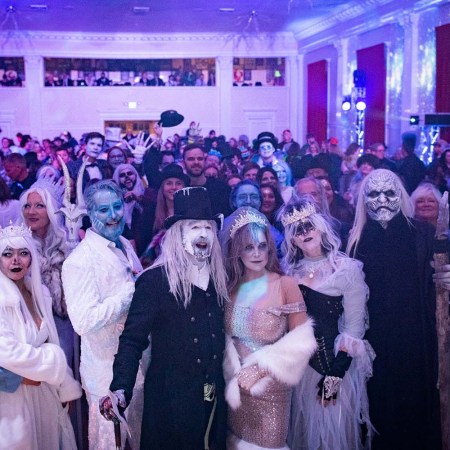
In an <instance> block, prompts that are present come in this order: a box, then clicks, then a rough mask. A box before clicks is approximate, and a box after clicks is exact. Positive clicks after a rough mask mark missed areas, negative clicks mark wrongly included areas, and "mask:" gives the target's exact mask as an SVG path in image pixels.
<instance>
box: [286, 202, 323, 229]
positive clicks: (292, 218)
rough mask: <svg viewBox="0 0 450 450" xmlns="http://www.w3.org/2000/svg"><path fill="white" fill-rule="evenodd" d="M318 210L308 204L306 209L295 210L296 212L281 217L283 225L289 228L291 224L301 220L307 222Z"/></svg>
mask: <svg viewBox="0 0 450 450" xmlns="http://www.w3.org/2000/svg"><path fill="white" fill-rule="evenodd" d="M316 212H317V211H316V208H315V207H314V205H313V204H312V203H308V204H307V205H306V206H305V207H304V208H302V209H301V210H298V209H297V208H294V210H293V211H292V212H290V213H287V214H284V215H283V216H282V217H281V223H282V224H283V226H284V227H287V226H288V225H290V224H291V223H294V222H298V221H301V220H305V219H306V218H308V217H309V216H310V215H312V214H316Z"/></svg>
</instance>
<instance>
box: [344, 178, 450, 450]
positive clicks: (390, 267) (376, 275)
mask: <svg viewBox="0 0 450 450" xmlns="http://www.w3.org/2000/svg"><path fill="white" fill-rule="evenodd" d="M412 215H413V210H412V206H411V202H410V199H409V196H408V194H407V192H406V190H405V188H404V187H403V185H402V183H401V181H400V179H399V178H398V177H397V176H396V175H395V174H394V173H393V172H391V171H389V170H385V169H378V170H374V171H373V172H371V173H370V174H369V175H368V176H367V177H366V178H365V179H364V180H363V182H362V185H361V190H360V194H359V197H358V201H357V205H356V216H355V223H354V227H353V229H352V232H351V234H350V238H349V242H348V246H347V251H348V252H349V253H350V254H351V255H352V256H355V257H356V258H357V259H359V260H361V261H362V262H363V263H364V272H365V274H366V280H365V281H366V283H367V285H368V286H369V289H370V297H369V301H368V309H369V321H370V328H369V331H368V333H367V339H368V340H369V341H370V342H371V344H372V346H373V348H374V350H375V353H376V358H375V361H374V366H373V378H372V379H371V380H370V381H369V383H368V393H369V406H370V417H371V419H372V423H373V425H374V426H375V428H376V429H377V431H378V433H379V435H377V436H376V437H375V439H374V442H373V448H375V449H383V450H391V449H392V450H394V449H395V450H402V449H408V450H411V449H421V450H425V449H426V450H432V449H440V442H439V396H438V390H437V388H436V382H437V344H436V326H435V318H434V310H435V290H434V285H433V279H432V267H431V264H430V262H431V260H432V257H433V239H434V229H433V227H431V226H429V224H426V223H421V222H417V221H415V220H414V219H412ZM440 275H443V274H440ZM443 281H444V285H445V286H446V287H448V286H447V285H446V283H447V281H446V280H445V279H444V280H443Z"/></svg>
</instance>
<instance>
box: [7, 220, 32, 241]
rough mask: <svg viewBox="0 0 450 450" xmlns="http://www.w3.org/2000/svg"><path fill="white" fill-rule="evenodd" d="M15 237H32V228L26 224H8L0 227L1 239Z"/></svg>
mask: <svg viewBox="0 0 450 450" xmlns="http://www.w3.org/2000/svg"><path fill="white" fill-rule="evenodd" d="M14 237H27V238H31V237H32V236H31V230H30V229H29V228H28V227H26V226H25V225H23V224H22V225H8V226H7V227H4V228H2V227H0V239H8V238H14Z"/></svg>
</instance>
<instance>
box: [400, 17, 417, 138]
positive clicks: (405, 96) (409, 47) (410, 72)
mask: <svg viewBox="0 0 450 450" xmlns="http://www.w3.org/2000/svg"><path fill="white" fill-rule="evenodd" d="M399 23H400V25H401V26H402V27H403V30H404V47H403V80H402V81H403V89H402V111H403V114H402V119H403V120H402V123H401V130H402V131H406V130H407V129H409V116H410V115H412V114H417V113H418V112H419V101H418V85H417V78H418V77H417V74H418V73H419V64H418V63H419V28H418V23H419V15H418V14H416V13H404V14H403V16H401V17H400V18H399Z"/></svg>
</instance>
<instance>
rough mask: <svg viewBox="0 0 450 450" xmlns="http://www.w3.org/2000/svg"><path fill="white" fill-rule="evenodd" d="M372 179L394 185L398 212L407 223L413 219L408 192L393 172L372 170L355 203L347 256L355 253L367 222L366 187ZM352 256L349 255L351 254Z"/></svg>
mask: <svg viewBox="0 0 450 450" xmlns="http://www.w3.org/2000/svg"><path fill="white" fill-rule="evenodd" d="M374 178H384V179H390V180H391V181H392V183H393V185H394V188H395V189H396V190H397V192H399V194H400V211H401V213H402V214H403V215H404V216H405V218H406V220H408V222H409V221H410V219H411V217H413V206H412V203H411V199H410V198H409V195H408V192H406V189H405V188H404V186H403V183H402V181H401V180H400V178H399V177H398V176H397V175H395V173H394V172H392V171H390V170H387V169H376V170H372V172H370V173H369V174H368V175H367V176H366V177H365V178H364V179H363V181H362V182H361V188H360V190H359V194H358V200H357V202H356V208H355V221H354V223H353V228H352V229H351V230H350V236H349V238H348V243H347V249H346V252H347V254H348V255H350V256H352V255H355V253H356V248H357V247H358V243H359V240H360V239H361V234H362V231H363V228H364V225H365V224H366V222H367V207H366V186H367V184H368V183H369V182H370V181H372V180H373V179H374ZM350 253H351V254H352V255H351V254H350Z"/></svg>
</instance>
